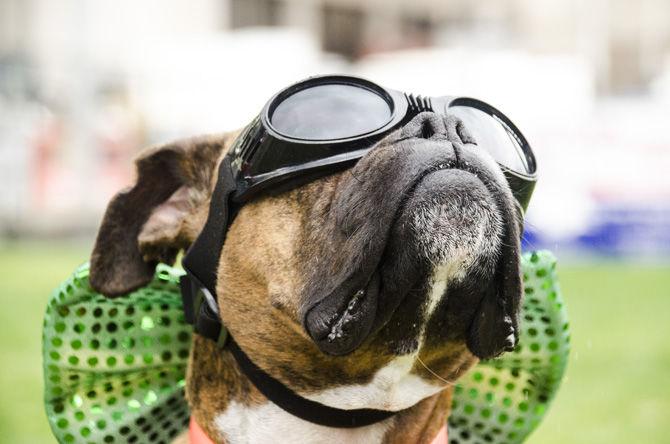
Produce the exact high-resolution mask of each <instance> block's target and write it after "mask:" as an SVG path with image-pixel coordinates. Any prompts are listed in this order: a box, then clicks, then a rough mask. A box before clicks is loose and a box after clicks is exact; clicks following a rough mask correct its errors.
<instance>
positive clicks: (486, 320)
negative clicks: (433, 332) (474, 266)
mask: <svg viewBox="0 0 670 444" xmlns="http://www.w3.org/2000/svg"><path fill="white" fill-rule="evenodd" d="M505 231H506V233H505V236H504V237H503V243H502V251H501V255H500V262H499V263H498V268H497V270H496V276H495V284H494V285H493V286H491V288H489V289H487V291H486V293H485V294H484V297H483V298H482V299H481V302H480V303H479V308H478V309H477V312H476V313H475V317H474V319H473V320H472V324H471V325H470V330H469V331H468V336H467V346H468V348H469V349H470V351H471V352H472V353H473V354H474V355H475V356H477V357H478V358H479V359H491V358H494V357H496V356H498V355H500V354H501V353H503V352H505V351H511V350H513V349H514V347H515V346H516V344H517V341H518V339H519V310H520V305H521V296H522V293H523V288H522V284H521V283H522V280H521V267H520V260H521V258H520V246H519V232H520V230H519V227H518V225H517V224H509V226H508V227H506V230H505Z"/></svg>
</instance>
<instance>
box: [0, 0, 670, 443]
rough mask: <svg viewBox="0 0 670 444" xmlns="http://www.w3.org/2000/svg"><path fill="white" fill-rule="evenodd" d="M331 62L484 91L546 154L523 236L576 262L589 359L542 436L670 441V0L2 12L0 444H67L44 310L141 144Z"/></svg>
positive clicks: (29, 7)
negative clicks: (61, 440) (55, 442)
mask: <svg viewBox="0 0 670 444" xmlns="http://www.w3.org/2000/svg"><path fill="white" fill-rule="evenodd" d="M333 72H341V73H349V74H355V75H361V76H364V77H367V78H370V79H371V80H374V81H376V82H378V83H380V84H382V85H384V86H387V87H391V88H395V89H400V90H405V91H408V92H413V93H415V94H423V95H447V94H453V95H470V96H474V97H478V98H481V99H483V100H486V101H487V102H490V103H492V104H494V105H495V106H496V107H498V108H500V109H502V110H503V111H504V112H505V113H506V114H507V115H508V116H510V117H511V118H512V120H513V121H514V122H515V123H516V124H517V125H518V126H519V127H520V128H521V129H522V131H523V132H524V133H525V135H526V136H527V138H528V139H529V141H530V143H531V145H533V147H534V149H535V152H536V155H537V158H538V163H539V174H540V181H539V183H538V186H537V189H536V192H535V194H534V197H533V201H532V203H531V205H530V208H529V213H528V216H527V220H528V223H527V229H526V235H525V246H526V249H535V248H549V249H551V250H553V251H554V252H555V254H556V255H557V256H558V258H559V265H560V268H559V273H560V276H561V280H562V285H563V291H564V293H565V297H566V299H567V303H568V310H569V312H570V315H571V320H572V329H573V336H572V346H573V350H572V355H571V360H570V364H569V367H568V372H567V378H566V380H565V382H564V386H563V388H562V390H561V392H560V393H559V395H558V397H557V398H556V400H555V402H554V405H553V407H552V409H551V411H550V412H549V414H548V417H547V419H546V420H545V421H544V423H543V424H542V425H541V426H540V427H539V429H538V430H537V431H536V432H535V433H534V434H533V435H532V436H531V439H530V442H531V443H559V442H561V443H563V442H588V443H614V442H621V443H631V442H644V443H647V442H649V443H661V442H670V422H669V421H668V418H669V417H670V383H669V382H668V374H669V373H670V341H669V340H668V339H667V338H669V337H670V322H668V315H670V130H669V128H670V2H668V1H667V0H637V1H632V0H630V1H629V0H589V1H588V2H587V1H579V0H532V1H531V0H488V1H486V0H413V1H411V2H406V1H402V0H367V1H364V2H363V1H360V0H359V1H355V0H194V1H185V0H116V1H114V2H108V1H87V0H60V1H58V2H54V1H49V0H0V178H1V179H2V186H0V270H1V271H0V273H1V276H2V279H0V298H1V300H2V301H3V306H2V308H1V309H0V329H1V330H0V346H1V347H2V351H3V355H4V356H3V359H2V365H1V366H0V383H1V384H2V386H1V388H0V390H1V392H2V394H3V395H2V400H1V401H0V441H2V442H8V443H23V442H25V443H36V442H40V443H41V442H51V441H52V438H51V437H50V432H49V430H48V425H47V423H46V419H45V417H44V413H43V408H42V400H41V399H42V383H41V360H40V335H41V332H40V326H41V319H42V315H43V311H44V307H45V304H46V300H47V298H48V296H49V293H50V291H51V289H52V288H54V287H55V286H56V285H57V284H58V283H59V281H61V280H62V279H64V278H65V277H66V276H67V275H68V274H69V273H70V272H71V271H72V270H73V269H74V267H75V266H76V265H77V264H78V263H81V262H83V261H85V260H86V259H87V256H88V254H89V252H90V249H91V246H92V242H93V239H94V235H95V231H96V229H97V225H98V223H99V221H100V218H101V215H102V212H103V211H104V208H105V205H106V203H107V201H108V200H109V198H110V197H111V196H112V195H113V194H114V193H115V192H117V191H118V190H119V189H120V188H122V187H124V186H127V185H128V184H130V183H132V181H133V168H132V159H133V157H134V156H135V155H136V154H137V153H138V151H139V150H140V149H141V148H142V147H145V146H147V145H150V144H154V143H161V142H167V141H169V140H171V139H173V138H178V137H188V136H192V135H197V134H202V133H208V132H220V131H224V130H230V129H235V128H238V127H240V126H243V125H245V124H246V123H248V122H249V121H250V120H251V119H252V118H253V117H254V115H255V114H256V113H258V112H259V111H260V108H261V107H262V105H263V104H264V103H265V101H266V100H267V99H268V98H269V97H270V96H271V95H272V94H273V93H275V92H276V91H277V90H278V89H279V88H281V87H283V86H286V85H287V84H290V83H293V82H295V81H296V80H299V79H301V78H303V77H306V76H309V75H313V74H318V73H333Z"/></svg>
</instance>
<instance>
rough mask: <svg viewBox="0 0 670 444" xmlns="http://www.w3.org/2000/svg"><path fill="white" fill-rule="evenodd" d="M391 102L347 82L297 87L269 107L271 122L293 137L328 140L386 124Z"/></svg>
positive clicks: (358, 133) (390, 115)
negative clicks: (303, 87) (297, 89)
mask: <svg viewBox="0 0 670 444" xmlns="http://www.w3.org/2000/svg"><path fill="white" fill-rule="evenodd" d="M391 117H392V108H391V105H390V104H389V103H388V102H387V101H386V100H385V99H384V97H382V96H380V95H379V94H377V93H376V92H374V91H371V90H369V89H367V88H364V87H361V86H357V85H350V84H337V83H336V84H325V85H316V86H313V87H311V88H305V89H302V90H299V91H297V92H295V93H293V94H291V95H289V96H287V97H285V98H283V99H282V100H280V101H279V102H278V103H277V104H276V106H275V108H274V109H273V110H271V114H270V123H271V125H272V127H273V128H274V129H275V130H276V131H278V132H279V133H280V134H282V135H284V136H287V137H291V138H294V139H302V140H313V141H330V140H338V139H346V138H351V137H358V136H362V135H365V134H368V133H370V132H372V131H375V130H377V129H379V128H381V127H382V126H384V125H385V124H387V123H388V122H389V121H390V120H391Z"/></svg>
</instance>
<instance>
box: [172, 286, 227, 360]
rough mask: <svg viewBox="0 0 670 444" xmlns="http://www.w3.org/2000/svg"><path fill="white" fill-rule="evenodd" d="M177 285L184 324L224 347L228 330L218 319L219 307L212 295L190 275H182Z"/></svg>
mask: <svg viewBox="0 0 670 444" xmlns="http://www.w3.org/2000/svg"><path fill="white" fill-rule="evenodd" d="M179 284H180V287H181V295H182V301H183V305H184V319H185V320H186V322H187V323H189V324H191V325H193V329H194V331H195V332H196V333H198V334H200V335H202V336H204V337H206V338H209V339H211V340H213V341H214V342H216V343H217V345H218V346H219V347H221V348H223V347H225V346H226V343H227V342H228V336H229V335H228V329H227V328H226V327H225V326H224V325H223V323H222V322H221V319H220V318H219V307H218V304H217V303H216V299H215V298H214V296H213V295H212V293H210V291H209V290H208V289H207V288H206V287H205V286H204V285H202V284H200V282H199V281H198V280H197V278H195V277H194V276H193V275H191V274H190V273H187V274H185V275H183V276H182V277H181V278H180V280H179Z"/></svg>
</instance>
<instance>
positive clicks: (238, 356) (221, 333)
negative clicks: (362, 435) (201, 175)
mask: <svg viewBox="0 0 670 444" xmlns="http://www.w3.org/2000/svg"><path fill="white" fill-rule="evenodd" d="M234 191H235V180H234V178H233V174H232V171H231V168H230V158H229V157H228V156H226V157H225V158H224V159H223V161H222V162H221V165H220V166H219V172H218V180H217V183H216V187H215V188H214V192H213V193H212V200H211V203H210V208H209V216H208V217H207V222H206V223H205V226H204V228H203V230H202V232H201V233H200V236H198V238H197V239H196V240H195V242H194V243H193V245H192V246H191V248H190V249H189V250H188V252H187V254H186V256H185V257H184V260H183V261H182V263H183V265H184V269H185V270H186V272H187V274H185V275H184V276H182V278H181V280H180V285H181V294H182V299H183V303H184V318H185V319H186V322H188V323H189V324H192V325H193V327H194V330H195V332H196V333H198V334H200V335H201V336H204V337H206V338H209V339H211V340H213V341H215V342H216V343H217V344H218V345H219V346H220V347H222V348H223V347H225V348H226V349H228V350H229V351H230V352H231V354H232V355H233V357H234V358H235V360H236V361H237V364H238V365H239V367H240V369H241V370H242V372H243V373H244V374H245V375H246V377H247V378H249V380H250V381H251V382H252V383H253V384H254V385H255V386H256V388H257V389H258V391H260V392H261V393H262V394H263V395H264V396H265V397H266V398H268V399H269V400H270V401H272V402H273V403H275V404H276V405H277V406H278V407H280V408H281V409H283V410H285V411H286V412H288V413H290V414H292V415H295V416H297V417H299V418H301V419H304V420H305V421H309V422H312V423H314V424H318V425H322V426H327V427H338V428H354V427H363V426H367V425H370V424H374V423H377V422H379V421H383V420H385V419H387V418H390V417H391V416H393V415H394V414H395V413H397V412H392V411H386V410H375V409H353V410H344V409H338V408H334V407H329V406H327V405H324V404H321V403H318V402H315V401H311V400H309V399H306V398H303V397H302V396H300V395H298V394H297V393H295V392H294V391H292V390H291V389H289V388H288V387H286V386H285V385H284V384H282V383H281V382H279V381H278V380H276V379H275V378H273V377H272V376H270V375H269V374H267V373H266V372H265V371H263V370H262V369H261V368H259V367H258V366H257V365H256V364H254V363H253V361H251V359H249V357H248V356H247V354H246V353H244V351H242V349H241V348H240V347H239V345H238V344H237V343H236V342H235V340H234V339H233V337H232V336H231V335H230V334H229V332H228V331H227V329H226V327H225V326H224V325H223V324H222V322H221V318H220V317H219V307H218V304H217V302H216V297H215V295H216V281H217V269H218V262H219V258H220V257H221V250H222V248H223V242H224V240H225V237H226V232H227V230H228V226H229V225H230V223H231V222H232V219H233V218H234V213H233V211H232V210H231V208H230V203H231V199H230V198H231V195H232V194H233V192H234Z"/></svg>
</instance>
